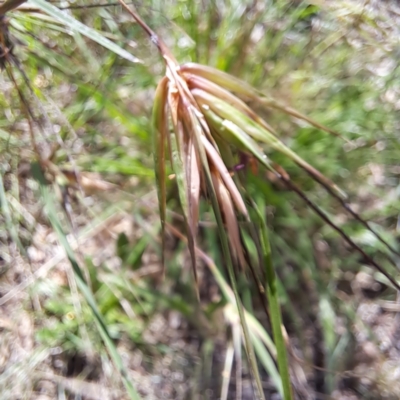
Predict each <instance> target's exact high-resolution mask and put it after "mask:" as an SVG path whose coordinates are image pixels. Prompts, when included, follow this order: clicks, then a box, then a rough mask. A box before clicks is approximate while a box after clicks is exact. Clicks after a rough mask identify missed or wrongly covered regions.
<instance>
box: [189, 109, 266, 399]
mask: <svg viewBox="0 0 400 400" xmlns="http://www.w3.org/2000/svg"><path fill="white" fill-rule="evenodd" d="M190 117H191V118H192V126H193V128H194V132H193V134H194V135H195V137H196V141H197V143H198V144H201V135H202V131H201V127H200V123H199V122H198V121H195V116H194V115H193V114H192V113H191V114H190ZM198 150H199V155H200V161H201V163H202V164H203V168H204V172H205V174H204V175H205V178H206V184H207V189H208V190H207V192H208V193H209V195H210V198H211V204H212V207H213V211H214V215H215V219H216V221H217V227H218V233H219V237H220V240H221V246H222V253H223V256H224V259H225V261H226V265H227V269H228V275H229V280H230V281H231V285H232V290H233V293H234V295H235V300H236V304H237V308H238V312H239V318H240V323H241V325H242V329H243V336H244V342H245V349H246V353H247V358H248V360H249V363H250V371H251V372H252V375H253V378H254V380H255V382H256V385H257V392H258V398H259V399H262V400H265V396H264V390H263V386H262V382H261V377H260V374H259V371H258V365H257V360H256V356H255V353H254V348H253V345H252V343H251V338H250V333H249V328H248V326H247V322H246V317H245V314H244V308H243V304H242V302H241V299H240V295H239V290H238V287H237V282H236V276H235V272H234V269H233V262H232V257H231V252H230V249H229V240H228V237H227V233H226V230H225V226H224V223H223V220H222V215H221V211H220V208H219V204H218V199H217V195H216V193H215V190H214V186H213V181H212V176H211V171H210V168H209V165H208V160H207V155H206V152H205V149H204V147H202V146H201V145H200V146H198Z"/></svg>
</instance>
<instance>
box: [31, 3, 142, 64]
mask: <svg viewBox="0 0 400 400" xmlns="http://www.w3.org/2000/svg"><path fill="white" fill-rule="evenodd" d="M28 4H31V5H34V6H36V7H39V8H40V9H41V10H42V11H44V12H45V13H47V14H48V15H50V16H52V17H53V18H55V19H56V20H58V21H60V22H62V23H63V24H65V26H67V27H68V28H69V29H72V30H73V31H75V32H79V33H80V34H82V35H84V36H86V37H88V38H89V39H92V40H93V41H95V42H97V43H98V44H100V45H101V46H104V47H105V48H106V49H108V50H111V51H112V52H114V53H115V54H118V55H119V56H120V57H122V58H125V59H126V60H128V61H130V62H133V63H140V62H141V60H139V59H138V58H137V57H135V56H133V55H132V54H130V53H129V52H127V51H126V50H124V49H123V48H122V47H120V46H118V45H117V44H115V43H114V42H112V41H111V40H109V39H107V38H105V37H104V36H103V35H102V34H101V33H99V32H97V31H96V30H94V29H92V28H90V27H89V26H87V25H85V24H83V23H82V22H79V21H78V20H76V19H75V18H74V17H72V16H71V15H69V14H67V13H66V12H63V11H61V10H60V9H58V8H57V7H55V6H53V5H52V4H50V3H49V2H47V1H45V0H29V1H28Z"/></svg>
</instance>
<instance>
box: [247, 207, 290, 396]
mask: <svg viewBox="0 0 400 400" xmlns="http://www.w3.org/2000/svg"><path fill="white" fill-rule="evenodd" d="M254 208H255V211H256V213H257V216H258V219H259V223H260V239H261V247H262V258H263V262H264V266H265V275H266V280H267V281H266V285H265V288H266V292H267V297H268V302H269V311H270V318H271V325H272V331H273V335H274V341H275V346H276V350H277V358H278V368H279V373H280V375H281V379H282V386H283V398H284V400H292V399H293V395H292V387H291V383H290V376H289V365H288V357H287V351H286V345H285V340H284V338H283V334H282V316H281V309H280V305H279V299H278V291H277V279H276V275H275V270H274V267H273V264H272V256H271V246H270V243H269V238H268V228H267V224H266V221H265V218H264V217H263V215H262V214H261V212H260V209H259V208H258V207H257V206H254Z"/></svg>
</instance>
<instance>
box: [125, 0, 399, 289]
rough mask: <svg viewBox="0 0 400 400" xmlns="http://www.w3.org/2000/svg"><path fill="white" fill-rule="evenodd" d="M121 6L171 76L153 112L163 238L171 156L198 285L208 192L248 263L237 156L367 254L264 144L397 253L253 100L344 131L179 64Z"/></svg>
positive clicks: (221, 76)
mask: <svg viewBox="0 0 400 400" xmlns="http://www.w3.org/2000/svg"><path fill="white" fill-rule="evenodd" d="M120 2H121V4H122V5H123V6H124V7H125V8H126V9H127V10H128V12H129V13H130V14H131V15H132V16H133V18H134V19H135V20H136V21H137V22H138V23H139V25H140V26H141V27H142V28H143V29H144V30H145V32H146V33H147V34H148V35H149V36H150V38H151V40H152V41H153V43H154V44H155V45H156V46H157V47H158V49H159V51H160V54H161V55H162V57H163V58H164V61H165V65H166V73H165V76H164V77H163V78H162V79H161V81H160V83H159V85H158V88H157V91H156V96H155V102H154V109H153V124H154V132H153V143H154V161H155V169H156V180H157V188H158V197H159V206H160V216H161V224H162V231H163V232H162V235H163V237H164V230H165V216H166V211H165V210H166V193H165V192H166V177H165V163H166V161H167V154H169V157H168V158H169V159H170V162H171V166H172V169H173V170H174V173H175V176H176V182H177V185H178V191H179V198H180V202H181V205H182V209H183V214H184V220H185V224H186V229H187V234H188V245H189V250H190V253H191V258H192V266H193V270H194V275H195V277H196V279H197V275H196V261H195V250H194V249H195V246H196V233H197V225H198V218H199V200H200V195H201V194H203V195H204V196H205V197H206V198H209V199H213V198H214V200H213V201H214V203H213V204H217V205H218V208H219V214H220V215H221V216H222V220H223V223H224V229H225V230H226V232H227V236H228V239H229V245H230V250H231V255H232V258H233V260H234V262H235V263H236V265H238V266H241V267H245V266H246V265H247V263H246V261H245V257H244V253H243V249H242V245H241V238H240V230H239V222H238V220H239V219H244V220H248V219H249V214H248V210H247V207H246V204H245V202H244V200H243V198H242V195H241V193H240V191H241V188H239V187H238V186H237V184H236V181H235V180H234V179H233V178H232V176H231V174H230V172H229V169H228V167H227V163H230V164H231V163H232V160H233V156H232V154H233V153H232V151H233V152H236V153H239V154H245V155H249V156H251V157H253V158H255V159H256V160H257V161H258V162H259V163H260V164H261V165H262V166H264V167H265V168H267V169H268V170H270V171H271V172H272V173H273V174H274V175H275V176H276V177H277V178H278V179H280V180H281V181H282V182H283V183H284V184H285V185H286V187H288V188H289V189H290V190H293V191H294V192H295V193H296V194H297V195H299V197H301V198H302V199H303V200H304V201H305V202H306V203H307V204H308V205H309V206H310V207H311V208H312V209H314V211H316V212H317V214H319V215H320V216H321V217H322V218H323V219H324V221H325V222H327V223H328V224H329V225H330V226H332V227H333V228H334V229H336V230H337V232H339V233H340V234H341V235H342V237H343V238H344V239H345V240H346V241H347V242H348V243H349V244H350V245H351V246H352V247H353V249H354V250H356V251H358V252H360V253H361V254H362V255H363V257H365V253H364V252H363V251H362V249H360V248H359V247H358V246H357V245H356V244H355V243H354V242H353V241H352V240H351V239H350V238H349V237H348V236H347V235H343V232H342V231H341V229H340V228H339V227H337V226H336V225H335V224H334V223H333V222H332V221H331V220H330V219H329V218H328V217H327V216H326V214H325V213H323V212H322V211H321V210H320V209H319V208H318V207H317V206H316V205H315V204H314V203H312V202H311V201H310V200H309V199H308V198H307V196H306V195H305V194H304V193H303V192H302V191H301V190H300V189H299V188H298V187H297V186H296V185H295V184H293V183H292V182H291V180H290V177H289V175H288V174H287V173H286V172H285V171H284V170H283V168H282V167H280V166H279V165H275V164H274V165H272V164H271V163H270V161H269V160H268V157H267V155H266V154H265V152H264V150H263V148H262V147H261V145H264V146H266V147H267V148H268V149H270V150H273V151H278V152H280V153H282V154H283V155H285V156H286V157H287V158H289V159H290V160H291V161H293V162H294V163H296V164H297V165H298V166H299V167H301V168H302V169H303V170H304V171H305V172H306V173H307V174H308V175H310V176H311V177H312V178H313V179H314V180H315V181H316V182H318V183H320V184H321V185H322V186H323V187H325V188H326V190H327V191H328V192H329V193H330V194H331V195H332V196H333V197H335V198H337V199H338V200H339V201H340V204H341V205H342V206H343V207H344V208H345V209H346V210H347V211H349V212H350V214H351V215H352V216H353V217H355V218H356V219H357V220H358V221H359V222H361V223H363V224H364V226H366V227H367V228H368V229H370V231H371V232H373V233H374V234H375V235H376V236H377V238H378V239H379V240H380V241H382V242H383V243H385V245H386V246H387V247H388V248H389V249H390V250H391V251H392V252H395V250H394V249H393V248H390V246H389V245H388V244H387V243H386V242H384V240H383V239H382V238H381V237H380V236H379V235H378V234H377V233H375V232H374V231H373V230H372V229H371V228H370V226H369V225H368V223H367V222H366V221H365V220H363V219H362V218H361V217H360V216H359V215H358V214H356V213H355V212H354V211H353V210H352V209H350V208H349V206H348V204H347V203H345V200H344V199H345V198H346V195H345V194H344V193H343V191H341V190H340V189H339V188H338V187H337V186H336V185H335V184H334V183H333V182H332V181H331V180H330V179H328V178H327V177H326V176H324V175H323V174H322V173H321V172H319V171H318V170H317V169H315V168H314V167H313V166H311V165H310V164H309V163H307V162H306V161H305V160H303V159H302V158H301V157H300V156H298V155H297V154H296V153H295V152H294V151H292V150H291V149H290V148H288V147H287V146H286V145H285V144H284V143H283V142H282V141H281V140H280V139H279V137H278V135H277V132H276V131H275V130H274V129H273V128H272V127H271V126H270V125H269V124H268V122H266V121H265V120H264V119H263V118H261V117H260V116H259V115H258V114H257V113H256V112H255V111H254V110H252V109H251V108H250V107H249V106H248V105H247V104H246V100H251V101H254V102H256V103H258V104H259V105H261V106H263V107H267V108H272V109H275V110H279V111H281V112H284V113H285V114H287V115H289V116H292V117H296V118H300V119H302V120H304V121H306V122H308V123H310V124H311V125H313V126H315V127H318V128H319V129H323V130H325V131H326V132H328V133H331V134H334V135H336V136H340V135H339V134H338V133H337V132H335V131H332V130H331V129H329V128H327V127H325V126H323V125H321V124H319V123H318V122H316V121H314V120H312V119H310V118H309V117H307V116H304V115H303V114H301V113H300V112H298V111H296V110H294V109H292V108H290V107H288V106H286V105H284V104H282V103H280V102H278V101H276V100H275V99H272V98H270V97H267V96H265V95H264V94H262V93H260V92H259V91H257V90H256V89H254V88H252V87H251V86H250V85H248V84H247V83H245V82H243V81H241V80H239V79H237V78H235V77H233V76H231V75H229V74H227V73H225V72H222V71H219V70H217V69H215V68H212V67H209V66H204V65H200V64H196V63H187V64H184V65H179V64H178V62H177V61H176V59H175V58H174V56H173V55H172V54H171V52H170V50H169V49H168V48H167V46H166V45H165V44H164V42H163V41H162V40H161V39H160V38H159V37H158V36H157V35H156V34H155V33H154V32H153V31H152V30H151V29H150V28H149V27H148V26H147V25H146V24H145V23H144V22H143V21H142V20H141V19H140V17H139V16H138V15H137V14H136V13H135V12H133V11H132V10H131V9H129V8H128V6H127V5H126V4H125V3H124V2H123V0H120ZM230 167H232V165H230ZM163 248H164V241H163ZM367 261H368V262H369V264H371V265H374V266H375V267H376V268H377V269H379V270H380V271H381V272H383V271H384V270H383V269H382V268H381V267H379V266H377V264H376V263H375V262H373V260H372V259H370V258H368V259H367ZM383 273H384V274H385V275H386V276H387V277H388V278H389V279H390V280H391V282H392V283H393V285H394V286H395V287H397V288H399V286H398V284H397V282H396V281H395V280H394V279H393V278H391V277H390V276H389V274H388V273H386V272H383Z"/></svg>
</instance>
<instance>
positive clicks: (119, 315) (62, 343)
mask: <svg viewBox="0 0 400 400" xmlns="http://www.w3.org/2000/svg"><path fill="white" fill-rule="evenodd" d="M43 3H44V2H43ZM43 3H41V1H40V0H38V1H33V0H31V1H30V2H28V3H26V4H24V5H23V6H22V7H21V9H19V10H14V11H11V12H9V13H8V14H7V16H6V19H4V18H3V19H1V21H0V27H1V32H2V36H1V37H2V41H1V42H0V43H1V48H3V49H4V48H5V47H7V48H11V47H12V55H11V56H10V57H8V58H2V59H1V60H4V61H2V64H4V63H5V64H6V65H4V66H5V68H3V70H2V72H1V75H0V88H1V90H0V171H1V181H0V204H1V215H0V372H1V375H0V393H1V394H0V398H1V399H41V400H44V399H124V398H135V393H134V392H135V391H137V392H138V394H139V396H140V397H141V398H145V399H218V398H227V399H234V398H238V397H239V398H243V399H252V398H253V396H254V394H253V387H252V384H251V376H250V373H249V370H248V367H247V362H246V359H245V357H243V360H241V359H240V357H238V352H239V348H240V335H241V333H240V325H239V323H238V320H237V314H236V312H235V310H234V307H233V306H232V304H231V303H230V301H229V296H224V295H222V294H221V293H223V292H224V290H226V287H225V286H224V285H226V273H225V271H224V266H223V260H222V259H221V252H220V248H219V243H218V239H217V231H216V228H215V223H214V219H213V217H212V216H211V215H210V209H209V206H208V204H207V202H205V201H204V203H203V204H202V206H201V208H202V213H201V217H200V219H201V223H200V238H199V247H200V248H201V249H202V250H203V251H204V252H205V253H206V255H207V256H208V257H210V259H212V260H213V261H214V263H215V266H216V267H215V266H212V267H210V263H208V264H207V259H206V257H202V258H200V259H199V289H200V299H201V302H200V304H199V303H198V302H197V299H196V293H195V289H194V282H193V278H192V273H191V266H190V257H189V254H188V251H187V247H186V245H185V243H183V242H181V241H180V240H179V238H178V236H177V235H174V234H172V233H170V234H169V235H168V237H167V254H166V265H167V269H166V275H165V277H163V276H162V269H161V264H160V256H161V255H160V247H161V246H160V236H159V231H160V227H159V226H160V224H159V215H158V205H157V194H156V191H155V184H154V173H153V158H152V145H151V134H150V132H151V122H150V120H151V118H150V116H151V108H152V100H153V95H154V90H155V87H156V85H157V83H158V81H159V79H160V78H161V77H162V76H163V74H164V65H163V62H162V60H161V59H160V57H159V54H158V53H157V50H156V48H155V47H154V45H153V44H152V43H151V42H150V41H149V40H148V39H147V37H146V36H145V35H144V33H143V32H142V31H141V29H140V28H139V27H138V26H137V24H135V23H134V22H133V21H132V18H131V17H130V16H129V15H128V14H127V13H126V12H125V11H123V10H122V8H121V6H119V5H118V4H117V3H111V2H109V3H107V1H104V2H100V1H97V0H96V1H91V2H89V1H86V0H76V1H59V2H55V1H54V2H51V4H52V5H54V6H55V7H57V8H58V9H59V10H63V11H62V14H63V15H68V16H69V17H73V18H74V20H76V21H80V22H81V23H82V24H84V25H85V26H86V27H90V28H91V29H92V31H90V32H97V33H98V34H99V36H100V37H101V38H107V39H109V40H110V41H111V42H113V43H115V44H117V45H118V46H119V47H118V49H120V50H116V49H115V48H109V47H107V46H106V47H104V46H101V45H99V44H98V43H96V42H94V41H92V40H90V39H89V38H88V37H87V35H86V36H85V34H84V32H82V30H80V29H81V28H79V27H80V26H81V25H78V23H76V24H74V23H72V24H71V23H68V21H67V20H65V21H63V20H62V17H59V18H56V15H55V14H54V15H52V14H51V13H50V14H49V12H45V8H44V7H43ZM49 3H50V2H49ZM49 3H47V4H49ZM45 4H46V3H45ZM133 4H134V6H135V8H136V10H137V12H138V14H139V15H140V16H141V17H142V18H143V19H144V20H146V22H147V23H148V24H149V25H150V26H151V27H152V28H153V29H154V30H155V31H156V32H157V33H158V34H159V35H160V36H161V37H162V38H163V39H164V40H165V41H166V43H167V45H168V46H170V48H171V49H172V51H173V52H174V54H175V56H176V57H177V59H178V60H179V62H181V63H184V62H187V61H196V62H200V63H203V64H207V65H211V66H214V67H217V68H219V69H221V70H224V71H227V72H229V73H231V74H233V75H235V76H238V77H240V78H242V79H243V80H245V81H247V82H248V83H250V84H251V85H253V86H255V87H256V88H258V89H260V90H261V91H263V92H264V93H267V94H269V95H272V96H274V97H275V98H277V99H279V100H281V101H283V102H284V103H286V104H287V105H289V106H292V107H294V108H296V109H298V110H299V111H301V112H302V113H304V114H307V115H309V116H310V117H312V118H313V119H315V120H317V121H318V122H320V123H322V124H324V125H326V126H329V127H330V128H332V129H334V130H336V131H338V132H340V133H341V134H342V135H343V136H344V137H345V138H346V139H347V140H346V141H343V140H341V139H339V138H337V137H334V136H331V135H329V134H327V133H325V132H322V131H320V130H318V129H316V128H314V127H311V126H310V125H308V124H306V123H304V122H303V121H300V120H297V119H295V118H288V117H287V116H285V115H283V114H281V113H279V112H272V111H270V110H269V111H265V110H258V111H259V112H260V113H261V114H262V115H263V116H264V117H265V118H266V120H267V121H268V122H270V123H271V125H273V126H274V127H275V128H276V130H277V131H278V132H279V134H280V137H281V138H282V139H283V140H284V142H285V143H286V144H287V145H288V146H290V147H291V148H292V149H293V150H295V151H296V152H297V153H298V154H299V155H300V156H302V157H303V158H304V159H305V160H307V161H309V162H310V163H311V164H312V165H314V166H315V167H317V168H318V169H319V170H320V171H322V172H323V173H324V174H325V175H326V176H328V177H330V178H331V179H332V180H333V181H335V182H336V183H338V185H339V186H340V187H341V188H343V189H344V190H345V191H346V192H347V193H348V194H349V199H350V203H351V204H352V206H353V207H354V208H355V209H356V210H357V211H358V212H360V213H361V214H362V215H364V216H365V217H366V218H367V219H368V220H370V221H371V225H372V226H373V227H374V228H375V229H376V230H377V231H378V232H380V233H381V235H382V236H383V237H384V238H385V239H386V240H387V241H388V242H389V243H391V244H392V245H393V246H394V247H396V246H397V238H398V229H399V228H398V225H399V223H398V218H399V210H400V200H399V193H400V192H399V191H400V186H399V175H400V164H399V155H400V152H399V150H400V141H399V137H400V136H399V133H398V132H399V129H400V118H399V112H400V84H399V82H400V80H399V79H400V76H399V58H400V44H399V37H400V36H399V34H400V32H399V26H400V6H399V5H398V2H396V1H378V0H362V1H356V0H353V1H319V0H315V1H286V0H275V1H266V2H264V1H258V0H253V1H245V0H230V1H219V0H204V1H196V0H188V1H178V0H164V1H161V0H151V1H150V0H148V1H142V2H140V1H135V2H134V3H133ZM58 12H60V11H58ZM5 39H7V40H9V41H10V43H8V46H6V42H5V41H4V40H5ZM107 43H108V42H107ZM11 44H12V45H11ZM122 49H124V50H125V51H127V52H128V53H130V54H132V55H133V56H134V57H137V58H138V60H135V59H134V58H133V57H132V58H131V59H130V60H129V59H126V58H129V57H126V58H123V57H121V52H122V51H123V50H122ZM10 54H11V53H10ZM123 54H125V53H123ZM123 54H122V55H123ZM131 61H140V62H131ZM29 121H31V122H29ZM32 121H33V122H32ZM269 155H270V157H271V159H272V160H274V161H276V162H278V163H279V164H281V165H283V166H284V168H285V169H286V170H287V171H288V172H289V174H290V176H291V177H292V178H293V179H294V180H296V181H297V182H298V184H299V185H300V186H301V187H302V189H303V190H304V191H306V192H307V193H308V195H309V196H310V198H312V199H313V200H314V201H315V202H317V203H318V205H320V206H321V207H323V208H324V209H325V210H327V212H328V214H329V216H330V217H331V218H332V219H333V221H335V223H337V224H338V225H339V226H340V227H341V228H342V229H343V230H344V231H345V232H346V233H348V234H349V235H350V236H351V237H352V238H353V239H354V240H355V241H356V243H358V244H360V245H362V246H363V248H364V249H365V251H366V252H367V253H368V254H369V255H371V256H373V257H374V258H375V259H377V260H378V261H380V262H381V263H382V264H383V265H385V266H387V268H388V269H389V268H391V272H392V274H393V275H394V276H396V277H397V278H398V272H396V269H395V268H393V267H391V266H390V264H389V263H388V262H387V255H388V254H387V249H386V248H385V247H384V246H383V245H382V244H381V243H380V242H379V241H377V239H376V238H375V237H374V236H373V235H372V234H371V233H370V232H369V231H368V230H367V229H366V228H365V227H363V226H362V225H360V224H357V223H355V222H354V221H353V220H351V218H349V216H348V214H346V213H345V211H344V210H343V209H341V207H340V206H339V204H338V203H337V202H335V201H334V200H332V199H331V198H330V197H329V195H328V194H327V193H326V192H325V191H324V190H323V189H321V188H318V187H316V186H315V184H314V183H313V182H312V181H311V179H309V178H308V177H307V176H305V175H304V173H301V172H300V171H299V169H298V168H297V167H295V166H293V165H292V164H289V163H288V161H287V160H286V159H285V158H284V157H283V156H280V155H279V154H276V153H274V152H271V153H270V154H269ZM246 179H247V182H248V190H249V191H250V193H251V194H252V195H253V196H254V198H255V199H262V200H261V201H262V202H263V204H265V205H266V207H267V211H268V213H267V217H268V226H269V228H270V241H271V246H272V255H273V262H274V265H275V268H276V270H277V273H278V277H279V296H280V300H281V306H282V312H283V319H284V325H285V327H286V330H287V332H288V335H289V358H290V361H289V364H290V367H291V376H292V383H293V386H294V392H295V397H296V398H304V399H330V398H333V399H378V398H379V399H398V398H400V383H399V382H400V369H399V360H400V321H399V316H400V315H399V312H400V305H399V303H398V302H397V299H396V292H395V291H394V290H393V289H392V287H391V285H390V284H389V283H388V281H387V279H386V278H385V277H383V276H382V275H381V274H380V273H377V272H376V271H375V270H373V269H372V268H371V267H369V266H368V265H366V263H365V262H364V260H362V259H361V258H360V257H359V256H358V255H357V254H354V253H353V252H352V251H351V249H350V248H349V247H348V246H347V245H346V244H345V243H344V242H343V240H342V239H341V238H340V237H339V236H338V235H337V233H335V232H334V231H332V229H331V228H330V227H328V226H326V225H325V224H324V223H323V222H322V221H321V220H320V219H319V218H318V216H316V215H315V214H314V213H313V212H312V211H311V210H309V209H308V208H307V207H306V206H305V205H304V204H302V203H301V202H299V200H298V199H297V198H296V197H295V196H294V195H293V194H292V193H290V192H288V191H287V190H285V189H284V187H282V185H280V184H279V182H276V181H275V180H274V179H273V177H271V176H269V175H268V174H267V175H266V174H265V173H264V172H261V171H255V170H254V169H251V168H249V169H248V171H247V172H246ZM168 197H169V199H168V218H169V221H170V222H171V224H173V225H174V226H175V227H176V228H177V229H178V231H181V232H184V227H183V222H182V217H181V210H180V206H179V203H178V199H177V193H176V188H174V183H173V180H171V182H170V188H169V196H168ZM65 252H67V255H68V257H66V256H65ZM77 271H78V272H77ZM79 271H81V272H82V274H83V276H84V278H85V281H86V282H87V283H88V285H87V286H86V287H83V286H82V285H81V283H80V282H81V281H80V280H79V279H80V278H79ZM218 271H219V273H220V274H221V276H220V278H221V279H220V280H218V279H216V276H217V274H218ZM396 274H397V275H396ZM218 276H219V275H218ZM239 283H240V294H241V296H242V299H243V303H244V305H245V307H246V309H247V311H248V312H249V313H250V314H251V315H253V316H254V317H255V318H256V319H257V320H258V321H259V322H260V324H261V325H262V326H261V325H256V323H255V322H254V325H252V327H253V328H252V329H254V332H256V331H257V332H261V333H259V337H264V338H266V339H265V341H264V343H265V347H262V346H261V345H260V346H261V347H262V348H261V347H260V349H259V350H258V351H257V359H258V362H259V364H260V371H261V375H262V381H263V385H264V389H265V395H266V397H267V398H271V399H279V398H281V397H280V390H279V375H278V376H276V374H277V372H276V367H275V365H274V361H273V358H274V354H273V348H272V347H268V344H267V342H268V338H269V336H268V333H270V328H269V324H268V320H267V316H266V315H265V312H264V309H263V306H262V304H261V302H260V299H259V296H258V294H257V291H256V289H255V285H254V283H253V282H252V280H251V275H250V274H249V276H248V279H244V277H243V279H242V281H240V282H239ZM85 288H86V289H87V290H88V292H87V293H86V292H85V290H86V289H85ZM224 288H225V289H224ZM221 290H222V292H221ZM85 293H86V294H85ZM96 310H97V311H98V314H96V312H97V311H96ZM96 315H98V316H97V317H96ZM102 324H104V326H106V329H105V330H104V326H103V325H102ZM107 338H108V339H111V340H109V341H108V342H107ZM107 343H108V344H107ZM238 343H239V345H238ZM266 348H267V349H268V350H271V349H272V350H271V351H270V353H268V351H267V350H265V349H266ZM114 350H115V351H116V354H119V356H118V355H115V354H114ZM256 350H257V349H256ZM234 353H235V357H233V354H234ZM243 353H244V352H243ZM113 354H114V355H113ZM231 369H232V370H233V373H232V376H231ZM124 380H127V381H129V382H131V383H132V385H133V387H134V389H132V390H131V391H129V389H126V386H124V385H123V381H124ZM239 386H240V387H241V389H240V391H239V388H238V387H239ZM129 393H130V394H129ZM238 393H240V396H238Z"/></svg>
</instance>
